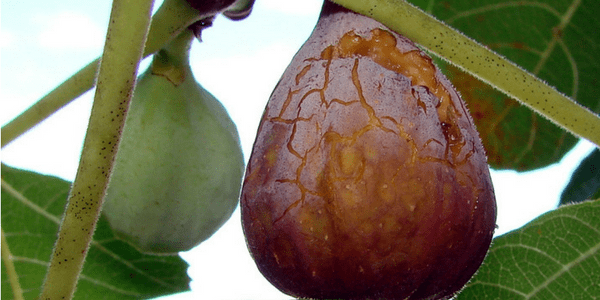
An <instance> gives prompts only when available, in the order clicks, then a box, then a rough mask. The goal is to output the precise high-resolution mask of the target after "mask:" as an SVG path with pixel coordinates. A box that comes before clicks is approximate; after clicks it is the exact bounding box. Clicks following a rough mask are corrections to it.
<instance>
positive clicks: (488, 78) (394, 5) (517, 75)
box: [332, 0, 600, 147]
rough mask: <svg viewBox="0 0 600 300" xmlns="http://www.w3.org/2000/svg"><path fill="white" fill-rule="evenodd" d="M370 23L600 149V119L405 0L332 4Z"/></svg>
mask: <svg viewBox="0 0 600 300" xmlns="http://www.w3.org/2000/svg"><path fill="white" fill-rule="evenodd" d="M332 1H333V2H335V3H338V4H340V5H342V6H344V7H346V8H348V9H351V10H353V11H355V12H357V13H360V14H363V15H365V16H368V17H371V18H373V19H375V20H377V21H379V22H381V23H383V24H385V25H386V26H388V27H389V28H390V29H392V30H394V31H396V32H398V33H400V34H402V35H404V36H406V37H407V38H409V39H411V40H412V41H413V42H415V43H418V44H420V45H422V46H423V47H425V48H427V49H428V50H429V51H431V52H432V53H433V54H435V55H437V56H439V57H440V58H442V59H444V60H446V61H448V62H449V63H451V64H453V65H455V66H457V67H458V68H460V69H462V70H464V71H465V72H467V73H469V74H471V75H473V76H475V77H477V78H478V79H480V80H481V81H483V82H485V83H487V84H489V85H490V86H492V87H494V88H496V89H498V90H499V91H501V92H503V93H505V94H506V95H508V96H510V97H511V98H514V99H516V100H517V101H519V102H521V103H523V104H524V105H526V106H528V107H529V108H531V109H532V110H533V111H535V112H537V113H539V114H540V115H542V116H544V117H546V118H547V119H549V120H550V121H552V122H553V123H555V124H557V125H558V126H560V127H562V128H563V129H565V130H566V131H568V132H571V133H572V134H574V135H575V136H578V137H582V138H585V139H587V140H589V141H590V142H592V143H594V144H596V146H597V147H600V117H598V115H596V114H595V113H594V112H592V111H590V110H589V109H587V108H586V107H584V106H581V105H579V104H578V103H577V102H575V101H574V100H572V99H571V98H569V97H567V96H565V95H563V94H562V93H560V92H559V91H557V90H556V89H554V88H553V87H551V86H549V85H547V84H546V83H544V82H543V81H542V80H540V79H539V78H537V77H535V76H534V75H533V74H531V73H529V72H527V71H525V70H524V69H522V68H521V67H519V66H517V65H516V64H514V63H512V62H511V61H509V60H507V59H506V58H504V57H502V56H500V55H499V54H496V53H495V52H493V51H491V50H490V49H488V48H486V47H484V46H482V45H480V44H479V43H477V42H476V41H474V40H472V39H470V38H469V37H467V36H465V35H463V34H462V33H460V32H459V31H457V30H456V29H453V28H451V27H450V26H448V25H446V24H444V23H443V22H441V21H439V20H437V19H435V18H434V17H433V16H431V15H429V14H427V13H425V12H423V11H422V10H421V9H419V8H417V7H416V6H414V5H412V4H410V3H408V2H406V1H404V0H332Z"/></svg>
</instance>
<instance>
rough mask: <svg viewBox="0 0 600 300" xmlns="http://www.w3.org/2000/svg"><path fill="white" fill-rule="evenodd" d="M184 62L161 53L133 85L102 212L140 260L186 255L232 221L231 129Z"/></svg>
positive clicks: (237, 166) (237, 158) (238, 161)
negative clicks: (139, 253) (142, 254)
mask: <svg viewBox="0 0 600 300" xmlns="http://www.w3.org/2000/svg"><path fill="white" fill-rule="evenodd" d="M187 35H188V36H187V37H185V38H187V40H186V41H185V42H187V41H191V38H192V34H191V32H189V33H187ZM180 39H181V37H180ZM185 59H187V57H186V58H185ZM185 59H184V61H183V64H182V65H175V66H174V65H172V64H171V63H172V60H175V59H174V58H173V57H170V54H169V53H167V52H164V51H163V52H160V53H159V54H158V55H156V56H155V58H154V62H153V64H152V66H151V67H150V68H149V69H148V71H146V72H145V73H144V74H143V75H142V76H141V78H140V79H139V82H138V84H137V86H136V90H135V93H134V97H133V99H132V102H131V107H130V109H129V113H128V115H127V119H126V123H125V127H124V132H123V137H122V140H121V143H120V146H119V152H118V154H117V158H116V162H115V167H114V170H113V174H112V177H111V181H110V184H109V187H108V190H107V195H106V198H105V203H104V206H103V215H104V216H105V217H106V218H107V219H108V221H109V222H110V225H111V227H112V228H113V230H114V231H115V232H116V234H117V235H118V236H119V237H120V238H122V239H124V240H126V241H128V242H130V243H131V244H132V245H134V246H135V247H137V248H138V249H139V250H140V251H142V252H145V253H154V254H174V253H177V252H178V251H185V250H189V249H191V248H192V247H194V246H196V245H197V244H199V243H200V242H202V241H204V240H206V239H207V238H208V237H210V236H211V235H212V234H213V233H214V232H215V231H216V230H217V229H219V228H220V227H221V226H222V225H223V224H224V223H225V221H227V220H228V219H229V218H230V216H231V214H232V213H233V211H234V210H235V208H236V207H237V203H238V199H239V192H240V188H241V181H242V176H243V171H244V161H243V156H242V151H241V147H240V143H239V137H238V133H237V129H236V127H235V125H234V123H233V122H232V121H231V119H230V118H229V115H228V114H227V111H226V110H225V109H224V108H223V106H222V105H221V103H220V102H219V101H218V100H217V99H215V98H214V97H213V96H212V95H211V94H210V93H209V92H207V91H206V90H204V89H203V88H202V87H201V86H200V85H199V84H198V83H197V82H196V81H195V79H194V77H193V75H192V73H191V69H190V68H189V67H188V66H187V60H185ZM177 63H182V62H181V61H179V62H177Z"/></svg>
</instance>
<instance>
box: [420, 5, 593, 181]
mask: <svg viewBox="0 0 600 300" xmlns="http://www.w3.org/2000/svg"><path fill="white" fill-rule="evenodd" d="M409 2H412V3H413V4H415V5H417V6H419V7H420V8H422V9H424V10H425V11H428V12H429V13H431V14H433V15H434V16H436V17H437V18H438V19H440V20H442V21H444V22H446V23H447V24H448V25H450V26H452V27H454V28H457V29H458V30H460V31H462V32H463V33H465V34H466V35H467V36H469V37H471V38H473V39H475V40H477V41H478V42H480V43H482V44H483V45H485V46H487V47H489V48H491V49H492V50H494V51H496V52H498V53H500V54H502V55H504V56H506V57H507V58H508V59H510V60H512V61H513V62H515V63H517V64H518V65H520V66H522V67H523V68H524V69H526V70H528V71H530V72H531V73H533V74H534V75H536V76H538V77H539V78H541V79H543V80H545V81H546V82H548V84H550V85H552V86H554V87H556V88H557V89H558V90H559V91H561V92H562V93H565V94H566V95H568V96H570V97H572V98H573V99H575V100H576V101H577V102H579V103H580V104H582V105H584V106H586V107H588V108H590V109H591V110H593V111H595V112H600V97H599V96H598V95H600V55H598V53H600V31H599V30H598V28H600V20H599V19H598V18H597V16H598V15H599V14H600V5H598V3H597V1H596V0H581V1H580V0H534V1H520V0H510V1H509V0H480V1H472V0H447V1H430V0H409ZM446 74H447V75H448V77H450V79H451V80H452V81H453V82H454V85H455V86H456V88H457V89H458V90H459V92H461V94H462V95H463V98H464V99H465V101H466V102H467V105H468V107H469V109H470V110H471V114H472V116H473V118H474V119H475V123H476V125H477V128H478V130H479V132H480V135H481V138H482V139H483V143H484V146H485V148H486V150H487V154H488V158H489V159H488V160H489V163H490V165H491V166H492V167H493V168H496V169H516V170H519V171H525V170H532V169H537V168H541V167H545V166H547V165H549V164H552V163H555V162H557V161H559V160H560V159H561V158H562V157H563V156H564V155H565V154H566V153H567V152H568V151H569V150H570V149H571V148H572V147H573V146H574V145H575V143H576V142H577V138H575V137H574V136H572V135H570V134H569V133H567V132H565V131H564V130H562V129H560V128H558V127H557V126H556V125H554V124H552V123H550V122H549V121H547V120H546V119H544V118H543V117H541V116H539V115H537V114H535V113H534V112H533V111H531V110H530V109H529V108H527V107H524V106H522V105H520V104H519V103H517V102H516V101H515V100H512V99H509V98H508V97H507V96H505V95H503V94H501V93H500V92H497V91H496V90H494V89H493V88H491V87H490V86H488V85H486V84H484V83H482V82H480V81H478V80H477V79H475V78H473V77H471V76H468V75H466V74H465V73H463V72H461V71H459V70H458V69H456V68H449V69H448V70H447V72H446Z"/></svg>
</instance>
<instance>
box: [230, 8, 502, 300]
mask: <svg viewBox="0 0 600 300" xmlns="http://www.w3.org/2000/svg"><path fill="white" fill-rule="evenodd" d="M240 207H241V213H242V224H243V229H244V233H245V236H246V241H247V245H248V248H249V251H250V253H251V255H252V256H253V258H254V260H255V262H256V264H257V266H258V268H259V269H260V271H261V272H262V274H263V275H264V276H265V277H266V278H267V279H268V280H269V281H270V282H271V283H272V284H273V285H274V286H276V287H277V288H279V289H280V290H281V291H282V292H284V293H287V294H289V295H293V296H295V297H300V298H319V299H320V298H327V299H339V298H342V299H447V298H450V297H452V295H454V294H455V293H456V292H457V291H458V290H460V289H461V288H462V287H463V285H464V284H465V283H466V282H467V281H468V280H469V279H470V278H471V276H472V275H473V274H474V273H475V271H476V270H477V269H478V268H479V266H480V265H481V263H482V261H483V259H484V257H485V255H486V253H487V250H488V248H489V245H490V242H491V239H492V235H493V232H494V229H495V221H496V202H495V196H494V192H493V187H492V182H491V179H490V175H489V168H488V165H487V163H486V157H485V153H484V149H483V147H482V144H481V141H480V139H479V136H478V133H477V131H476V129H475V126H474V125H473V121H472V119H471V117H470V116H469V113H468V111H467V109H466V107H465V105H464V103H463V101H462V100H461V98H460V96H459V94H458V93H457V92H456V90H455V89H454V87H453V86H452V85H451V83H450V82H449V81H448V80H447V79H446V78H445V77H444V75H442V73H440V71H439V70H438V69H437V68H436V66H435V65H434V64H433V62H432V60H431V58H430V57H428V56H427V55H426V54H425V53H424V52H422V51H421V50H419V48H417V47H416V46H415V45H414V44H413V43H412V42H411V41H410V40H408V39H407V38H405V37H403V36H401V35H399V34H397V33H394V32H392V31H391V30H390V29H388V28H386V27H385V26H384V25H383V24H380V23H378V22H377V21H375V20H372V19H370V18H368V17H365V16H362V15H359V14H356V13H354V12H352V11H349V10H346V9H344V8H342V7H341V6H338V5H336V4H333V3H331V2H329V1H325V4H324V6H323V10H322V12H321V15H320V18H319V21H318V23H317V25H316V28H315V29H314V31H313V33H312V34H311V36H310V37H309V38H308V40H307V41H306V43H305V44H304V45H303V46H302V48H301V49H300V50H299V51H298V53H297V54H296V56H295V57H294V58H293V60H292V62H291V64H290V65H289V67H288V68H287V69H286V71H285V73H284V74H283V76H282V78H281V80H280V81H279V83H278V84H277V86H276V88H275V90H274V91H273V94H272V95H271V97H270V99H269V102H268V104H267V106H266V109H265V112H264V115H263V117H262V120H261V123H260V126H259V129H258V135H257V138H256V141H255V144H254V148H253V151H252V155H251V157H250V160H249V163H248V166H247V169H246V177H245V179H244V185H243V188H242V195H241V204H240Z"/></svg>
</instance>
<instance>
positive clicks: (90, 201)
mask: <svg viewBox="0 0 600 300" xmlns="http://www.w3.org/2000/svg"><path fill="white" fill-rule="evenodd" d="M153 3H154V0H113V4H112V10H111V15H110V22H109V26H108V31H107V34H106V41H105V44H104V52H103V53H102V60H101V63H100V66H99V69H100V70H99V73H98V83H97V85H98V86H97V88H96V94H95V96H94V104H93V106H92V115H91V117H90V122H89V126H88V129H87V133H86V137H85V141H84V145H83V151H82V153H81V159H80V163H79V168H78V170H77V175H76V176H75V181H74V182H73V186H72V188H71V191H70V193H69V199H68V201H67V207H66V210H65V213H64V215H63V219H62V221H61V225H60V229H59V232H58V239H57V240H56V244H55V246H54V250H53V253H52V257H51V260H50V265H49V267H48V272H47V273H46V278H45V281H44V285H43V288H42V293H41V296H40V299H71V298H72V297H73V294H74V292H75V288H76V286H77V280H78V278H79V274H80V273H81V269H82V267H83V263H84V260H85V257H86V254H87V252H88V250H89V246H90V243H91V242H92V237H93V235H94V230H95V228H96V223H97V221H98V218H99V216H100V212H101V208H102V199H103V197H104V194H105V191H106V187H107V186H108V181H109V177H110V174H111V170H112V167H113V166H112V165H113V162H114V159H115V156H116V153H117V148H118V143H119V140H120V136H121V132H122V129H123V125H124V124H125V116H126V114H127V110H128V108H129V102H130V100H131V96H132V94H133V88H134V83H135V78H136V76H137V71H138V67H139V64H140V60H141V59H142V53H143V50H144V44H145V43H146V37H147V35H148V28H149V27H150V19H151V18H150V17H151V14H152V6H153Z"/></svg>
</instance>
